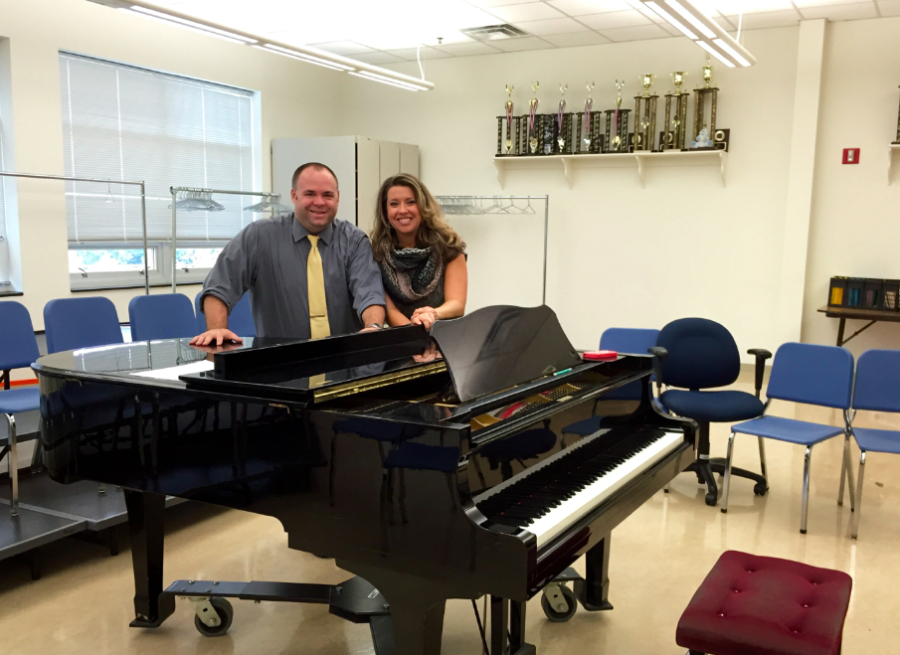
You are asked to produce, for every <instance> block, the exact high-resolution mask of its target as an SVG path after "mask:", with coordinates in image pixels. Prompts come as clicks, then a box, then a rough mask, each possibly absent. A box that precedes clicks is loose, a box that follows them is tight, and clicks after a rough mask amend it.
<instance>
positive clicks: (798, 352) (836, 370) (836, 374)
mask: <svg viewBox="0 0 900 655" xmlns="http://www.w3.org/2000/svg"><path fill="white" fill-rule="evenodd" d="M852 388H853V355H851V354H850V351H848V350H845V349H844V348H838V347H837V346H815V345H812V344H808V343H786V344H784V345H783V346H781V347H780V348H779V349H778V351H777V352H776V353H775V361H774V362H772V372H771V374H770V375H769V386H768V388H767V389H766V396H767V397H768V398H769V399H772V398H777V399H778V400H789V401H791V402H795V403H806V404H808V405H820V406H823V407H834V408H836V409H842V410H844V426H843V427H835V426H833V425H821V424H819V423H810V422H808V421H798V420H796V419H790V418H781V417H780V416H761V417H760V418H757V419H754V420H752V421H746V422H744V423H739V424H737V425H734V426H732V428H731V437H730V438H729V439H728V461H727V466H726V469H725V492H724V493H723V495H722V511H723V512H725V511H727V510H728V488H729V486H730V483H731V457H732V453H733V452H734V437H735V435H736V434H750V435H753V436H756V437H758V438H759V439H760V440H762V439H777V440H778V441H787V442H789V443H796V444H800V445H802V446H806V456H805V458H804V464H803V504H802V506H801V508H800V534H806V515H807V506H808V501H809V466H810V458H811V457H812V448H813V446H815V445H816V444H818V443H821V442H822V441H825V440H826V439H831V438H832V437H836V436H838V435H840V434H844V435H845V437H846V438H849V410H850V393H851V391H852ZM844 445H845V447H844V463H843V465H842V466H841V477H842V478H843V475H844V471H845V468H846V471H847V475H850V468H849V466H848V465H849V451H848V450H847V444H846V443H845V444H844ZM842 485H843V480H842ZM850 486H851V492H850V506H851V508H852V507H853V504H854V502H853V491H852V486H853V481H852V479H851V481H850Z"/></svg>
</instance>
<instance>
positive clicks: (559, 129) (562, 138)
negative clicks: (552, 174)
mask: <svg viewBox="0 0 900 655" xmlns="http://www.w3.org/2000/svg"><path fill="white" fill-rule="evenodd" d="M568 88H569V85H568V84H560V85H559V93H560V95H561V96H562V97H560V99H559V107H558V109H557V112H556V145H558V146H559V152H560V154H561V153H562V152H563V151H564V150H565V147H566V135H565V132H564V131H563V119H564V117H565V114H566V89H568Z"/></svg>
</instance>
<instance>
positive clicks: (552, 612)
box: [541, 583, 578, 623]
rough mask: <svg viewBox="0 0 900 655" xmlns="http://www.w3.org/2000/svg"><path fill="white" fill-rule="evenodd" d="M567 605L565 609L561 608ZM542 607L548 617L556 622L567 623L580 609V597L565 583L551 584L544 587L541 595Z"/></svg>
mask: <svg viewBox="0 0 900 655" xmlns="http://www.w3.org/2000/svg"><path fill="white" fill-rule="evenodd" d="M563 605H565V609H560V608H561V607H562V606H563ZM541 609H542V610H544V614H545V615H546V616H547V618H548V619H549V620H550V621H552V622H554V623H565V622H566V621H568V620H569V619H571V618H572V617H573V616H575V612H576V610H577V609H578V599H577V598H575V592H574V591H572V590H571V589H569V588H568V587H567V586H565V585H563V584H555V585H554V584H552V583H551V584H549V585H547V587H545V588H544V595H543V596H541Z"/></svg>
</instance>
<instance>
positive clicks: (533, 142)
mask: <svg viewBox="0 0 900 655" xmlns="http://www.w3.org/2000/svg"><path fill="white" fill-rule="evenodd" d="M540 85H541V83H540V82H535V83H534V84H532V85H531V90H532V92H534V97H533V98H532V99H531V100H529V101H528V148H529V149H530V150H531V154H532V155H533V154H535V153H537V149H538V137H537V134H536V132H535V129H536V125H535V121H536V119H537V108H538V99H537V90H538V87H539V86H540Z"/></svg>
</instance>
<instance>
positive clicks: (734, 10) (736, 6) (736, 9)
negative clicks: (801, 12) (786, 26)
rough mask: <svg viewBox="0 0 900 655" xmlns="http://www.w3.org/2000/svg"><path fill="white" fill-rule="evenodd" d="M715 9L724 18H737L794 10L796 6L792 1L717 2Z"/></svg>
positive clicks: (750, 0)
mask: <svg viewBox="0 0 900 655" xmlns="http://www.w3.org/2000/svg"><path fill="white" fill-rule="evenodd" d="M715 7H716V9H717V10H718V11H719V13H720V14H722V15H723V16H737V15H738V14H739V13H741V12H744V15H745V16H746V15H747V14H758V13H761V12H767V11H782V10H788V9H791V10H793V8H794V5H793V3H792V2H791V0H717V1H716V3H715Z"/></svg>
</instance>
